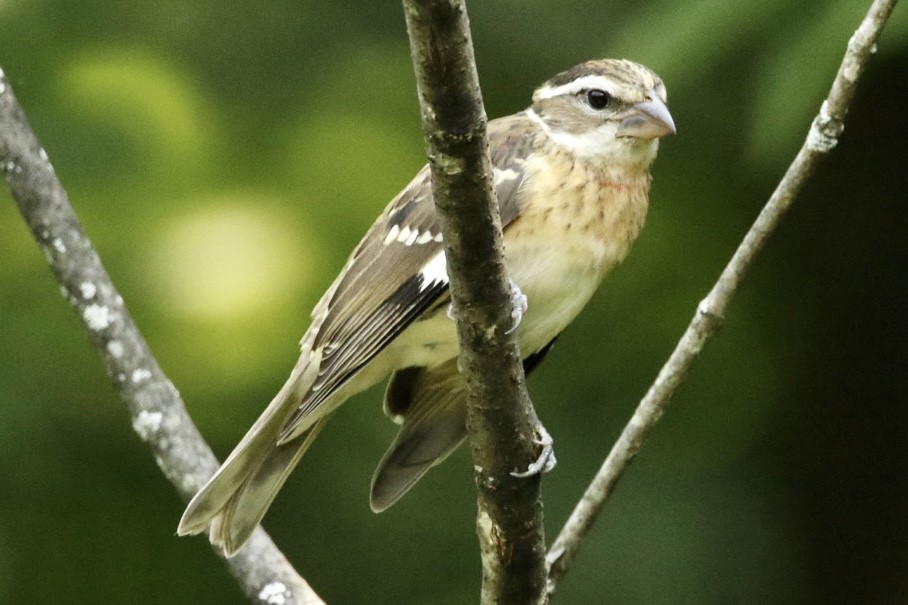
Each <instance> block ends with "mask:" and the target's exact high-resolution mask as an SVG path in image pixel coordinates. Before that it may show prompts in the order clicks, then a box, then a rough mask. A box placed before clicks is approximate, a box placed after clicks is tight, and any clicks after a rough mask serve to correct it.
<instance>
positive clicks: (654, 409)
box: [546, 0, 897, 592]
mask: <svg viewBox="0 0 908 605" xmlns="http://www.w3.org/2000/svg"><path fill="white" fill-rule="evenodd" d="M896 2H897V0H875V1H874V2H873V5H872V6H871V7H870V9H869V11H868V13H867V15H866V16H865V17H864V20H863V21H862V22H861V24H860V26H859V27H858V29H857V31H856V32H855V33H854V35H853V36H852V37H851V40H850V41H849V42H848V49H847V50H846V52H845V57H844V59H843V60H842V64H841V66H840V67H839V71H838V73H837V74H836V77H835V80H834V81H833V83H832V88H831V89H830V91H829V96H828V97H827V98H826V100H825V101H824V102H823V104H822V106H821V107H820V112H819V114H818V115H817V116H816V118H814V120H813V123H812V125H811V127H810V130H809V131H808V133H807V139H806V140H805V142H804V145H803V146H802V147H801V150H800V151H799V152H798V154H797V156H796V157H795V159H794V161H793V162H792V163H791V165H790V166H789V167H788V170H787V171H786V173H785V175H784V176H783V177H782V180H781V181H780V182H779V185H778V186H777V187H776V190H775V191H774V192H773V194H772V196H771V197H770V198H769V201H768V202H767V203H766V206H764V207H763V210H762V211H761V212H760V214H759V216H758V217H757V219H756V221H755V222H754V224H753V226H752V227H751V228H750V230H749V231H748V232H747V234H746V235H745V237H744V239H743V241H742V242H741V244H740V245H739V246H738V249H737V251H735V254H734V256H732V259H731V260H730V261H729V263H728V265H727V266H726V267H725V269H724V270H723V271H722V274H721V275H720V276H719V279H718V281H717V282H716V284H715V286H713V289H712V290H711V291H710V292H709V294H708V295H707V296H706V298H704V299H703V301H702V302H701V303H700V305H699V306H698V307H697V312H696V314H695V315H694V318H693V320H692V321H691V323H690V325H689V326H688V328H687V330H686V331H685V332H684V335H683V336H682V337H681V340H680V341H679V342H678V344H677V346H676V347H675V350H674V351H673V352H672V354H671V356H670V357H669V359H668V361H667V362H666V363H665V365H664V366H663V367H662V369H661V370H660V372H659V375H658V376H657V377H656V381H655V382H654V383H653V384H652V386H651V387H650V389H649V391H648V392H647V393H646V396H645V397H644V398H643V400H642V401H641V402H640V404H639V406H638V407H637V409H636V411H635V412H634V414H633V416H632V417H631V419H630V422H628V424H627V426H626V427H625V429H624V431H623V432H622V433H621V436H620V437H619V438H618V441H617V442H616V443H615V445H614V447H613V448H612V451H611V452H609V455H608V457H607V458H606V459H605V462H604V463H603V464H602V467H601V468H600V469H599V472H598V473H597V474H596V476H595V478H594V479H593V481H592V483H591V484H590V485H589V487H588V488H587V490H586V492H585V493H584V494H583V496H582V498H581V499H580V501H579V502H578V503H577V506H576V507H575V508H574V511H573V513H572V514H571V516H570V518H569V519H568V521H567V523H566V524H565V526H564V528H563V529H562V530H561V533H560V534H559V535H558V537H557V538H556V539H555V542H554V543H553V544H552V547H551V549H550V550H549V553H548V556H547V558H546V560H547V563H548V566H549V584H550V585H549V592H554V590H555V586H556V584H557V583H558V581H559V580H560V579H561V578H562V576H564V574H565V572H566V571H567V568H568V566H569V565H570V563H571V561H572V560H573V559H574V557H575V556H576V555H577V552H578V551H579V549H580V543H581V540H582V539H583V537H584V536H585V535H586V533H587V532H588V531H589V530H590V528H591V527H592V526H593V523H594V522H595V520H596V518H597V517H598V515H599V513H600V511H601V510H602V507H603V505H604V504H605V500H606V499H607V498H608V497H609V496H610V495H611V493H612V491H613V490H614V488H615V484H616V483H617V482H618V480H619V479H620V478H621V475H622V473H623V472H624V469H625V468H626V466H627V464H628V463H629V462H630V461H631V459H632V458H633V457H634V455H635V454H636V453H637V451H638V450H639V449H640V446H641V445H642V444H643V441H644V439H645V438H646V435H647V433H649V431H650V429H652V428H653V426H655V424H656V423H657V422H658V421H659V418H660V417H661V416H662V414H663V412H664V411H665V408H666V407H667V405H668V402H669V399H670V398H671V396H672V395H673V394H674V392H675V390H676V389H677V388H678V385H679V384H681V382H682V381H683V380H684V378H685V376H686V375H687V371H688V369H690V366H691V365H692V364H693V362H694V358H695V357H696V356H697V354H698V353H699V352H700V351H701V350H702V348H703V346H704V345H705V344H706V341H707V340H709V339H710V338H711V337H712V336H713V335H714V334H715V333H716V331H717V330H718V328H719V326H720V325H721V323H722V320H723V318H724V316H725V312H726V309H727V308H728V305H729V303H730V302H731V299H732V296H734V294H735V292H736V291H737V289H738V287H739V286H740V284H741V282H742V281H743V279H744V277H745V276H746V275H747V273H748V271H749V269H750V268H751V266H752V265H753V263H754V260H755V259H756V258H757V255H758V254H759V253H760V251H761V250H762V249H763V246H764V245H765V244H766V241H767V240H768V238H769V236H770V235H771V234H772V232H773V231H774V230H775V228H776V227H777V226H778V224H779V222H780V221H781V219H782V217H783V216H784V215H785V213H786V211H787V210H788V209H789V207H791V204H792V203H793V202H794V200H795V198H796V197H797V195H798V193H800V191H801V189H802V188H803V186H804V184H805V183H806V182H807V180H808V179H809V178H810V176H811V175H812V174H813V173H814V171H815V169H816V167H817V165H818V164H819V162H820V160H822V159H823V158H825V157H826V156H827V155H829V153H830V152H831V151H832V150H833V149H834V148H835V146H836V144H837V143H838V138H839V135H841V133H842V129H843V128H844V121H845V114H846V113H847V111H848V105H849V103H850V102H851V99H852V97H853V96H854V91H855V88H856V86H857V81H858V78H859V77H860V76H861V74H862V73H863V72H864V69H865V67H866V65H867V63H868V61H869V60H870V56H871V55H872V54H873V52H874V47H875V45H876V42H877V40H878V39H879V36H880V32H882V30H883V26H884V25H885V24H886V21H887V20H888V19H889V15H890V14H891V13H892V10H893V8H895V4H896Z"/></svg>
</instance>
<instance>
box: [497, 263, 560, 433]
mask: <svg viewBox="0 0 908 605" xmlns="http://www.w3.org/2000/svg"><path fill="white" fill-rule="evenodd" d="M509 281H510V282H511V319H513V320H514V325H513V326H511V328H510V329H509V330H508V331H507V332H505V334H510V333H511V332H513V331H514V330H516V329H517V326H519V325H520V322H521V321H522V320H523V314H524V313H526V312H527V309H528V308H529V302H528V301H527V296H526V294H524V293H523V292H521V290H520V286H518V285H517V284H516V283H514V281H513V280H509ZM550 439H551V438H550Z"/></svg>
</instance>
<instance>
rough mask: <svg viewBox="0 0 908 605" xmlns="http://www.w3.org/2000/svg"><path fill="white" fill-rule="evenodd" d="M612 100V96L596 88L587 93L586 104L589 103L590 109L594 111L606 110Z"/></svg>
mask: <svg viewBox="0 0 908 605" xmlns="http://www.w3.org/2000/svg"><path fill="white" fill-rule="evenodd" d="M611 100H612V97H611V95H609V94H608V93H607V92H605V91H604V90H599V89H598V88H594V89H592V90H588V91H587V92H586V102H587V103H589V104H590V107H592V108H593V109H605V107H606V106H607V105H608V104H609V101H611Z"/></svg>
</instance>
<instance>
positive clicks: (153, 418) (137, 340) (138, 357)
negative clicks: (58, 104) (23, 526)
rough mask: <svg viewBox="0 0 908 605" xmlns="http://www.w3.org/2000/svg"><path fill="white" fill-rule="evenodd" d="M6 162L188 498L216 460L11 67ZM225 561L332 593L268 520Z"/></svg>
mask: <svg viewBox="0 0 908 605" xmlns="http://www.w3.org/2000/svg"><path fill="white" fill-rule="evenodd" d="M0 171H2V172H3V174H4V176H5V178H6V183H7V185H8V186H9V189H10V192H11V193H12V195H13V198H14V199H15V200H16V203H17V205H18V206H19V211H20V212H21V213H22V216H23V218H24V219H25V222H26V223H27V224H28V226H29V229H31V232H32V235H33V236H34V238H35V241H36V242H37V244H38V246H39V247H40V248H41V250H42V251H43V252H44V256H45V258H47V262H48V264H49V265H50V268H51V270H52V271H53V274H54V277H55V278H56V279H57V282H58V284H59V286H60V292H61V293H62V294H63V297H64V298H65V299H66V301H67V302H68V303H69V305H70V306H71V307H72V308H73V310H74V311H75V312H76V314H77V315H78V316H79V318H80V319H81V321H82V324H83V325H84V326H85V330H86V332H87V333H88V339H89V342H90V343H91V346H92V347H93V348H94V349H95V350H96V351H97V353H98V355H99V356H100V357H101V361H102V362H103V364H104V369H105V371H106V372H107V375H108V376H109V377H110V378H111V380H112V381H113V383H114V386H115V387H116V389H117V391H118V392H119V394H120V397H121V398H122V399H123V400H124V401H125V402H126V404H127V407H128V408H129V413H130V415H131V417H132V426H133V429H134V430H135V431H136V433H138V435H139V437H141V438H142V440H143V441H145V442H147V443H148V445H149V446H150V447H151V450H152V453H153V455H154V458H155V461H156V462H157V463H158V466H159V467H160V468H161V470H162V471H163V472H164V474H165V475H166V476H167V478H168V479H169V480H170V482H171V483H173V484H174V486H175V487H176V488H177V491H178V492H179V493H180V495H181V496H182V498H183V499H184V500H188V499H189V498H190V497H191V496H192V495H193V494H194V493H195V491H196V490H197V489H198V488H199V487H200V486H201V485H202V484H203V483H204V482H205V480H206V479H207V478H208V477H209V476H211V475H212V474H213V473H214V471H215V469H216V468H217V466H218V464H217V460H216V459H215V457H214V454H213V453H212V452H211V450H210V449H209V448H208V445H207V444H206V443H205V441H204V440H203V439H202V436H201V435H200V434H199V432H198V430H197V429H196V427H195V425H194V424H193V423H192V420H191V419H190V418H189V416H188V414H187V413H186V408H185V406H184V405H183V401H182V399H181V398H180V395H179V393H177V390H176V389H175V388H174V386H173V384H172V383H171V382H170V380H168V378H167V377H166V376H165V375H164V373H163V372H162V371H161V368H160V367H159V366H158V363H157V361H156V360H155V358H154V356H153V355H152V354H151V351H150V350H149V349H148V345H147V344H146V343H145V340H144V338H142V335H141V334H140V333H139V330H138V328H137V327H136V325H135V323H134V322H133V320H132V317H131V316H130V314H129V311H128V310H127V309H126V305H125V304H124V302H123V298H122V297H121V296H120V294H119V293H118V292H117V289H116V288H115V287H114V285H113V282H111V279H110V276H109V275H108V274H107V271H105V269H104V267H103V266H102V264H101V259H100V257H99V256H98V254H97V252H95V250H94V248H93V247H92V245H91V241H90V240H89V239H88V236H87V235H86V234H85V232H84V231H83V229H82V226H81V225H80V224H79V220H78V218H76V215H75V212H74V211H73V208H72V206H71V205H70V203H69V198H68V196H67V195H66V192H65V191H64V189H63V185H62V184H61V183H60V181H59V179H57V176H56V174H55V173H54V169H53V166H52V165H51V163H50V161H49V159H48V156H47V153H45V151H44V149H43V148H42V147H41V146H40V144H39V143H38V140H37V138H36V137H35V134H34V132H33V131H32V129H31V127H30V126H29V124H28V121H27V119H26V117H25V113H24V112H23V110H22V108H21V107H20V106H19V103H18V101H17V100H16V97H15V96H14V95H13V91H12V89H11V87H10V85H9V83H8V82H7V80H6V78H5V76H4V74H3V71H2V69H0ZM113 539H115V537H114V536H113V535H111V540H113ZM226 564H227V566H228V568H229V569H230V573H231V574H233V576H234V577H235V578H236V579H237V581H238V582H239V584H240V586H241V588H242V590H243V592H245V593H246V595H247V596H248V597H249V599H250V600H251V601H252V602H261V603H273V602H276V601H275V599H278V598H281V597H283V600H281V602H282V603H286V604H291V603H295V604H300V605H302V604H310V605H316V604H320V603H323V602H322V600H321V599H320V598H319V597H318V595H316V594H315V592H314V591H313V590H312V589H311V588H310V587H309V585H308V584H307V583H306V581H305V580H304V579H303V578H301V577H300V576H299V574H297V572H296V570H294V569H293V567H292V566H291V565H290V563H289V562H288V561H287V559H286V558H285V557H284V555H283V554H282V553H281V552H280V551H279V550H278V549H277V547H276V546H275V545H274V543H273V542H272V541H271V538H269V537H268V535H267V534H266V533H265V532H264V530H262V529H261V528H259V529H258V530H257V531H256V533H255V534H254V535H253V538H252V540H251V541H250V543H249V545H248V546H247V547H246V548H244V549H243V550H242V552H240V553H239V554H238V555H237V556H236V557H234V558H232V559H227V560H226Z"/></svg>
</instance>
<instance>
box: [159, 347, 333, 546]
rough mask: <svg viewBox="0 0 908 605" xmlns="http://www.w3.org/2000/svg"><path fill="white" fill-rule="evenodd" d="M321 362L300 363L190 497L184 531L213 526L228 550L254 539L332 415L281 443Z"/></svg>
mask: <svg viewBox="0 0 908 605" xmlns="http://www.w3.org/2000/svg"><path fill="white" fill-rule="evenodd" d="M317 368H318V364H317V363H314V364H312V363H310V364H307V366H306V367H303V368H300V367H297V368H295V369H294V371H293V373H292V374H291V375H290V378H289V379H288V380H287V382H286V383H285V384H284V386H283V388H281V390H280V392H278V394H277V395H276V396H275V397H274V399H273V400H272V401H271V403H270V404H269V405H268V407H267V408H266V409H265V411H264V412H263V413H262V415H261V416H260V417H259V418H258V420H256V422H255V424H253V425H252V427H251V428H250V429H249V431H247V433H246V435H245V436H244V437H243V439H242V440H241V441H240V443H239V444H238V445H237V446H236V447H235V448H234V450H233V452H231V454H230V456H228V457H227V460H225V461H224V463H223V464H222V465H221V467H220V468H219V469H218V470H217V472H216V473H215V474H214V476H213V477H211V479H209V480H208V483H206V484H205V485H204V486H203V487H202V489H200V490H199V492H198V493H197V494H196V495H195V496H194V497H193V499H192V500H191V501H190V503H189V505H188V506H187V507H186V511H185V512H184V513H183V517H182V519H180V524H179V526H178V528H177V533H178V534H179V535H181V536H182V535H187V534H198V533H201V532H203V531H205V529H206V528H208V527H209V526H210V528H211V529H210V534H209V537H210V539H211V542H212V544H216V545H219V546H221V547H222V548H223V549H224V552H225V554H227V556H231V555H233V554H234V553H236V551H237V550H239V549H240V547H242V545H243V544H244V543H245V542H246V540H248V538H249V536H250V535H252V532H253V530H255V527H256V525H258V523H259V522H260V521H261V519H262V517H263V516H264V515H265V512H266V511H267V510H268V506H269V505H270V504H271V502H272V501H273V500H274V497H275V495H276V494H277V492H278V490H279V489H280V487H281V485H283V483H284V481H286V479H287V476H288V475H289V474H290V471H292V470H293V468H294V467H295V466H296V464H297V463H298V462H299V460H300V458H301V457H302V455H303V454H304V453H305V452H306V450H307V449H308V448H309V445H311V443H312V441H313V440H314V439H315V437H316V435H318V433H319V431H320V430H321V428H322V426H323V425H324V423H325V421H326V420H327V417H325V418H319V419H317V420H314V421H313V424H312V425H311V426H310V427H309V429H308V430H306V431H305V432H304V433H303V434H302V435H300V436H299V437H298V438H297V439H294V440H293V441H291V442H289V443H286V444H284V445H277V443H278V438H279V436H280V433H281V431H282V430H283V428H284V425H285V424H286V422H287V419H288V418H289V417H290V416H291V415H292V414H293V413H294V412H295V410H296V409H297V406H298V405H299V401H300V399H301V398H302V396H303V394H305V393H306V392H307V391H308V389H309V387H310V386H311V384H312V382H313V381H314V378H315V374H316V371H317Z"/></svg>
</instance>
